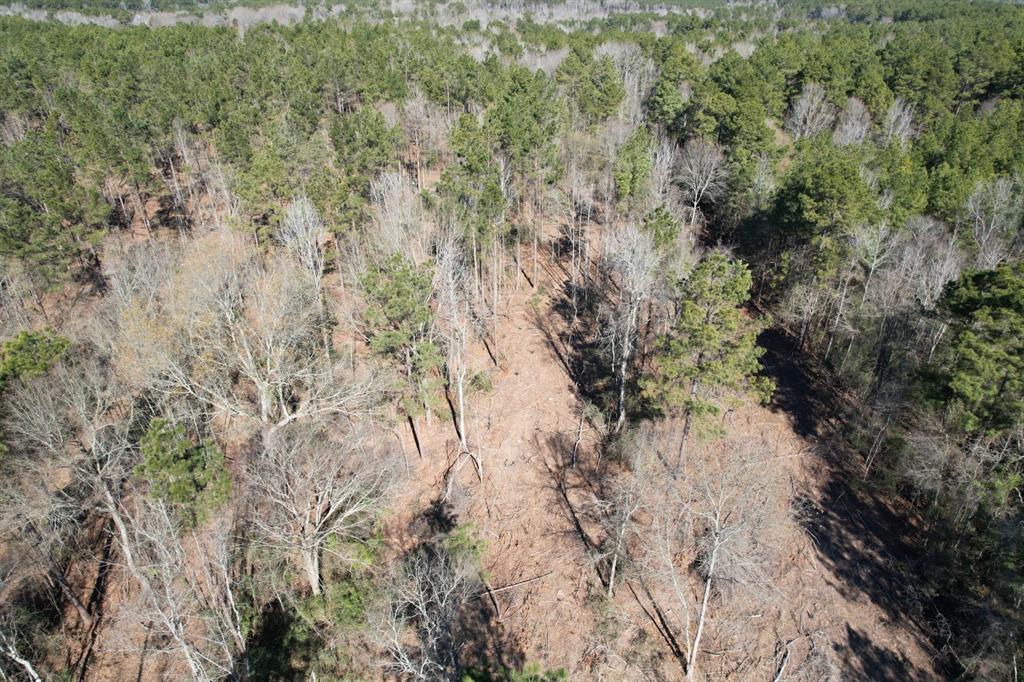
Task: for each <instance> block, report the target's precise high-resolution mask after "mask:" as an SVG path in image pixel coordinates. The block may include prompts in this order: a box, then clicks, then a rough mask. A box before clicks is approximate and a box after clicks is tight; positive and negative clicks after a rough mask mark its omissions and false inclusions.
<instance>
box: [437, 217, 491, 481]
mask: <svg viewBox="0 0 1024 682" xmlns="http://www.w3.org/2000/svg"><path fill="white" fill-rule="evenodd" d="M436 250H437V255H436V259H437V260H436V262H437V269H436V272H435V277H434V290H435V292H436V296H437V301H438V319H439V320H440V322H441V334H442V335H443V337H444V338H445V341H446V353H445V374H446V375H447V379H448V390H449V391H453V392H454V393H455V405H456V412H457V417H458V423H457V424H456V425H455V428H456V431H457V432H458V435H459V445H460V446H461V449H462V453H463V454H471V453H470V448H469V435H468V433H467V424H466V388H467V387H466V380H467V379H468V377H469V342H470V334H471V333H472V328H471V324H472V319H471V311H470V307H469V300H468V297H467V292H468V291H470V287H469V286H468V276H467V267H466V262H465V257H464V255H463V250H462V244H461V242H460V241H459V239H458V236H457V235H456V233H455V230H454V229H453V228H450V227H449V228H448V229H446V230H445V231H444V232H443V233H442V234H441V236H440V238H439V240H438V243H437V246H436ZM472 456H473V458H474V461H475V462H476V465H477V473H478V474H480V472H481V463H480V459H479V457H478V456H477V455H472Z"/></svg>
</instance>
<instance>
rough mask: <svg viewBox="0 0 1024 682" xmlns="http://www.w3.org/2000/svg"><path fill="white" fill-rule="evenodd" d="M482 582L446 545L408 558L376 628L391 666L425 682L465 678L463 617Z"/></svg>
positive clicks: (388, 664)
mask: <svg viewBox="0 0 1024 682" xmlns="http://www.w3.org/2000/svg"><path fill="white" fill-rule="evenodd" d="M478 585H479V582H478V579H477V577H476V571H474V570H472V568H471V567H468V566H465V565H463V564H462V562H460V561H458V560H457V559H456V558H455V557H453V556H452V555H451V554H449V553H448V552H447V551H446V550H444V549H443V548H438V547H434V546H424V547H420V548H418V549H417V550H415V551H413V552H412V553H411V554H410V555H408V556H406V557H405V559H404V561H403V562H402V563H401V565H400V567H399V568H398V570H397V572H396V574H395V575H394V576H393V578H392V580H391V586H390V590H389V591H390V595H389V596H390V599H389V603H388V604H387V605H386V607H385V611H384V613H383V614H381V616H380V618H379V620H380V622H379V623H378V624H377V628H376V629H377V631H378V632H379V634H380V637H381V640H382V645H383V647H384V649H385V650H386V651H387V652H388V654H389V655H390V660H389V661H388V662H387V663H386V667H387V668H388V669H390V670H391V671H393V672H395V673H396V674H398V675H401V676H402V677H403V678H407V679H413V680H422V681H424V682H426V681H428V680H429V681H433V680H453V681H457V680H458V679H460V677H459V675H460V673H461V671H460V665H459V651H460V649H461V648H462V647H461V643H460V638H459V632H458V621H459V616H460V614H461V612H462V610H463V608H464V607H465V606H466V604H467V602H468V601H469V599H470V598H471V595H472V594H473V592H474V591H475V590H476V589H477V588H478Z"/></svg>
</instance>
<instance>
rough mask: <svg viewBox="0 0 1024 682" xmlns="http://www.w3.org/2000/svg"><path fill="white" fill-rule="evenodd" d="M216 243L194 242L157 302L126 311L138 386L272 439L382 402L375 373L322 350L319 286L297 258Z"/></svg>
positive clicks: (124, 353) (127, 351)
mask: <svg viewBox="0 0 1024 682" xmlns="http://www.w3.org/2000/svg"><path fill="white" fill-rule="evenodd" d="M213 242H214V243H213V244H208V243H205V240H199V241H198V242H197V243H196V244H195V245H194V246H193V248H192V249H191V250H190V252H189V253H188V254H187V255H186V257H185V258H184V259H183V261H182V263H181V265H180V266H179V268H178V270H177V272H176V274H175V276H174V278H173V280H172V281H171V282H170V283H169V284H168V285H167V286H166V287H165V291H164V292H163V294H162V295H161V296H160V297H159V298H158V299H157V300H151V299H149V298H146V299H144V300H139V301H136V302H135V303H134V304H133V305H132V306H129V307H128V309H127V310H126V313H125V316H124V319H123V324H122V327H121V330H120V331H121V334H120V338H119V344H118V355H119V362H120V363H121V364H122V365H125V366H130V367H135V368H136V371H134V372H133V375H134V379H133V381H134V382H135V383H136V384H137V385H140V387H143V386H144V387H147V388H152V389H156V390H157V392H158V393H160V394H161V395H163V396H164V397H166V398H171V397H174V396H187V397H188V398H189V399H191V400H194V401H196V402H197V403H198V404H201V405H206V406H208V407H209V408H211V409H212V410H214V411H218V412H220V413H221V414H223V415H225V416H228V417H236V418H241V419H243V420H247V421H251V422H255V423H256V424H257V425H259V427H260V428H261V429H262V431H263V434H264V436H265V437H270V436H271V435H272V434H273V432H274V431H276V430H278V429H280V428H282V427H284V426H286V425H288V424H290V423H292V422H294V421H299V420H303V419H313V418H320V417H325V416H330V415H337V414H353V413H356V412H359V411H361V410H362V409H363V408H365V407H366V405H367V404H369V403H371V402H372V401H373V400H375V399H376V397H375V396H376V394H377V393H378V391H377V390H376V389H377V384H376V381H375V379H374V377H372V376H366V377H356V378H353V377H352V373H351V372H350V371H349V369H348V367H346V366H343V365H342V364H341V363H339V362H338V361H337V360H335V359H334V358H333V357H332V355H331V353H330V349H329V348H327V347H325V340H324V331H325V320H324V316H323V314H322V313H321V309H320V306H319V305H318V303H317V289H316V287H315V286H314V285H313V284H312V283H311V281H310V279H309V277H308V276H306V275H305V274H303V271H301V270H300V269H299V267H298V266H297V265H296V264H295V263H294V262H292V260H291V259H289V258H281V257H276V258H270V259H269V260H264V259H263V258H262V257H260V256H258V255H257V254H255V253H253V252H252V251H251V250H250V249H248V248H247V247H244V246H242V245H240V244H239V243H237V241H235V240H233V239H232V238H230V237H228V236H220V235H215V236H214V237H213ZM211 247H213V248H211ZM216 247H220V248H216Z"/></svg>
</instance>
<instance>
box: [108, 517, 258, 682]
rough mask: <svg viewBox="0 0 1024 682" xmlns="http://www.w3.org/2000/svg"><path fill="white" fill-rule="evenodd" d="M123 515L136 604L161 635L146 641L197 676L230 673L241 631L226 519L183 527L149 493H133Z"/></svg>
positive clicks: (208, 678)
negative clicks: (134, 498) (204, 525)
mask: <svg viewBox="0 0 1024 682" xmlns="http://www.w3.org/2000/svg"><path fill="white" fill-rule="evenodd" d="M125 518H126V523H125V526H124V528H123V529H121V530H119V531H118V534H117V537H118V541H119V544H120V545H121V550H122V555H123V556H124V557H125V559H126V566H125V568H126V569H127V571H128V573H129V574H130V575H131V576H132V578H134V580H135V581H136V583H137V585H138V587H139V592H138V595H137V600H136V604H135V605H134V609H136V610H137V612H138V616H139V617H141V618H143V619H145V620H146V621H149V622H152V623H153V624H154V625H155V626H156V627H157V628H158V629H159V631H160V632H161V634H163V635H164V636H165V637H164V638H152V639H150V640H148V642H149V645H150V646H159V647H160V648H159V650H160V651H162V652H164V653H167V654H171V655H174V656H180V657H181V658H182V659H183V660H184V662H185V663H186V664H187V666H188V670H189V673H190V674H191V676H192V678H193V679H194V680H197V681H198V682H212V681H213V680H220V679H225V678H228V679H231V678H234V677H235V676H236V674H237V673H238V672H239V671H238V670H237V666H238V664H239V663H240V661H241V659H242V655H243V654H244V652H245V647H246V637H245V629H244V628H245V625H244V621H243V619H242V605H241V604H240V603H239V595H238V593H237V589H238V584H237V576H236V575H235V561H234V557H233V554H232V551H231V548H232V540H231V532H230V531H231V529H230V526H229V525H228V524H226V523H218V524H217V525H215V526H214V527H212V528H208V529H204V530H203V531H198V530H193V531H184V529H183V528H182V527H181V524H180V523H179V522H178V520H177V517H176V516H175V514H174V512H173V511H172V510H171V509H170V508H169V507H168V506H167V505H165V504H163V503H162V502H160V501H157V500H152V499H140V500H138V504H137V505H136V509H135V510H134V511H132V512H130V513H127V514H126V515H125ZM154 642H156V643H157V644H154ZM161 643H162V645H161Z"/></svg>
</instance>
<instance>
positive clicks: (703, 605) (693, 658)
mask: <svg viewBox="0 0 1024 682" xmlns="http://www.w3.org/2000/svg"><path fill="white" fill-rule="evenodd" d="M717 559H718V548H717V547H715V549H714V550H712V552H711V562H710V564H709V565H708V581H707V582H706V583H705V584H704V597H703V598H702V599H701V602H700V616H698V617H697V632H696V634H695V635H694V636H693V645H692V646H691V647H690V657H689V658H688V659H687V661H686V679H687V680H692V679H693V674H694V673H695V672H696V671H697V654H698V652H699V651H700V639H701V637H702V636H703V635H704V621H705V620H706V619H707V614H708V602H709V601H710V600H711V581H712V580H713V579H714V575H715V561H716V560H717Z"/></svg>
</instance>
